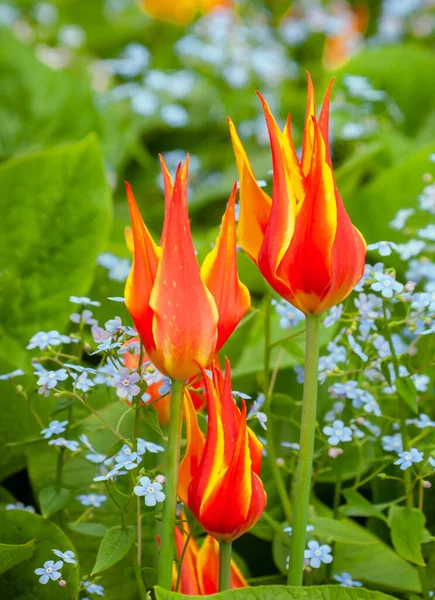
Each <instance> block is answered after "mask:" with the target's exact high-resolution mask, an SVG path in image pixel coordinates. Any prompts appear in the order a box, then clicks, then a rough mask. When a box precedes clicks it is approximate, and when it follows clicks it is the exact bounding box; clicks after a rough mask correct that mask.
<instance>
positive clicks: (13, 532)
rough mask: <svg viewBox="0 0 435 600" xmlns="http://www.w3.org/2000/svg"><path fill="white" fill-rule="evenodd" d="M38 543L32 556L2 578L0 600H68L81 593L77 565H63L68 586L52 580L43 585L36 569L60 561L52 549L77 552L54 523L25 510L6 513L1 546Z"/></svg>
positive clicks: (0, 525)
mask: <svg viewBox="0 0 435 600" xmlns="http://www.w3.org/2000/svg"><path fill="white" fill-rule="evenodd" d="M29 540H35V548H34V552H33V554H32V553H30V555H29V556H28V557H27V560H26V561H25V562H23V563H20V564H17V565H16V566H14V567H12V568H10V569H9V570H7V571H6V572H5V573H3V574H2V575H0V598H1V599H2V600H32V599H33V598H37V599H38V600H67V598H75V597H76V594H77V592H78V585H79V573H78V568H77V566H76V565H71V564H68V563H64V566H63V567H62V578H63V579H65V580H66V582H67V585H66V586H65V587H61V586H59V585H58V584H57V583H55V582H52V581H50V582H49V583H48V584H47V585H41V584H40V583H39V581H38V577H37V576H36V575H35V573H34V571H35V569H37V568H39V567H42V566H43V565H44V563H45V562H46V561H47V560H57V558H56V556H55V555H54V554H53V549H56V550H60V551H61V552H65V551H66V550H72V551H73V552H75V549H74V547H73V545H72V542H71V541H70V540H69V539H68V538H67V536H66V535H65V534H64V533H63V531H61V529H59V527H57V526H56V525H54V523H51V522H50V521H46V520H45V519H43V518H42V517H40V516H39V515H35V514H32V513H29V512H27V511H25V510H6V511H2V512H1V516H0V543H1V544H27V543H28V542H29Z"/></svg>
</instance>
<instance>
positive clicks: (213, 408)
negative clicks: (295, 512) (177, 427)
mask: <svg viewBox="0 0 435 600" xmlns="http://www.w3.org/2000/svg"><path fill="white" fill-rule="evenodd" d="M203 376H204V382H205V388H206V396H207V409H208V429H207V435H206V437H205V438H204V435H203V434H202V432H201V430H200V429H199V426H198V422H197V418H196V413H195V410H194V407H193V405H192V403H191V402H190V400H189V397H187V396H185V404H184V406H185V418H186V439H187V447H186V454H185V456H184V458H183V460H182V462H181V465H180V471H179V485H178V495H179V496H180V498H181V500H182V501H183V502H184V503H185V504H186V505H187V506H188V507H189V510H190V511H191V512H192V513H193V515H194V516H195V518H196V519H197V520H198V521H199V523H200V524H201V525H202V527H203V528H204V529H205V530H206V531H207V532H208V533H209V534H210V535H212V536H213V537H214V538H215V539H217V540H218V541H221V542H231V541H233V540H235V539H236V538H238V537H239V536H241V535H242V534H243V533H245V532H246V531H248V530H249V529H250V528H251V527H253V526H254V525H255V523H256V522H257V521H258V519H259V518H260V516H261V514H262V512H263V510H264V508H265V506H266V492H265V491H264V488H263V484H262V482H261V479H260V477H259V475H260V466H261V455H262V445H261V444H260V442H259V441H258V440H257V438H256V437H255V435H254V434H253V433H252V431H251V430H250V429H249V428H248V427H247V424H246V405H245V402H242V410H241V411H240V410H239V408H238V407H237V405H236V403H235V402H234V400H233V396H232V393H231V374H230V365H229V362H228V360H227V361H226V369H225V378H224V377H222V374H221V371H220V368H219V366H218V364H217V361H215V362H214V364H213V365H212V380H211V379H210V378H209V377H208V376H207V375H206V374H205V372H204V373H203Z"/></svg>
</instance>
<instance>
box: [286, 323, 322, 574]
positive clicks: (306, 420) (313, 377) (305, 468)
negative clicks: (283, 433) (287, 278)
mask: <svg viewBox="0 0 435 600" xmlns="http://www.w3.org/2000/svg"><path fill="white" fill-rule="evenodd" d="M319 324H320V322H319V318H318V317H317V316H316V315H312V314H308V315H307V316H306V338H305V339H306V345H305V374H304V394H303V400H302V419H301V434H300V443H299V446H300V448H299V456H298V464H297V468H296V479H295V485H294V500H293V523H292V526H293V531H292V537H291V544H290V567H289V571H288V581H287V582H288V585H302V582H303V569H304V550H305V538H306V527H307V521H308V508H309V503H310V492H311V476H312V470H313V453H314V440H315V433H316V412H317V388H318V383H317V381H318V363H319Z"/></svg>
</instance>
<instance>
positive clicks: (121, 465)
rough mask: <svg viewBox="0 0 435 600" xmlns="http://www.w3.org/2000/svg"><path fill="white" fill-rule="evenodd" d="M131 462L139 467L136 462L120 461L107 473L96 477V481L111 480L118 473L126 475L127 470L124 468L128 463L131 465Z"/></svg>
mask: <svg viewBox="0 0 435 600" xmlns="http://www.w3.org/2000/svg"><path fill="white" fill-rule="evenodd" d="M131 464H133V465H134V466H133V468H135V467H137V465H136V464H135V463H118V464H117V465H116V466H115V467H113V469H111V470H110V471H107V473H104V474H102V475H97V477H94V481H111V480H112V479H114V478H115V477H118V475H125V474H126V473H127V471H124V470H123V469H124V468H126V465H128V466H130V465H131ZM129 470H130V469H129Z"/></svg>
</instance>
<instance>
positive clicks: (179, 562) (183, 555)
mask: <svg viewBox="0 0 435 600" xmlns="http://www.w3.org/2000/svg"><path fill="white" fill-rule="evenodd" d="M191 537H192V533H191V532H190V531H189V533H187V534H186V541H185V542H184V546H183V551H182V552H181V556H180V559H179V561H178V573H177V584H176V586H175V591H176V592H178V590H179V587H180V583H181V569H182V566H183V560H184V557H185V555H186V551H187V546H188V544H189V541H190V538H191Z"/></svg>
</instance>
